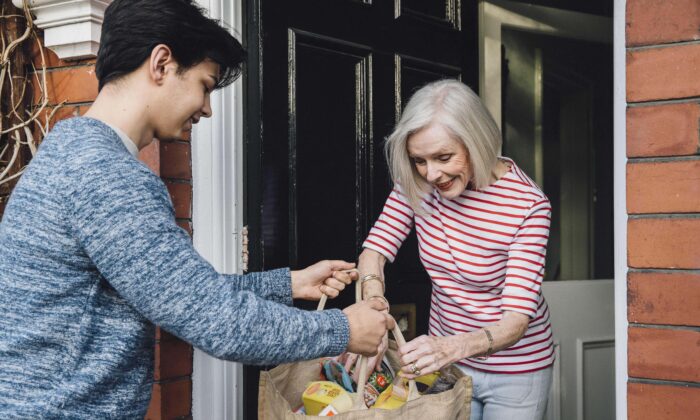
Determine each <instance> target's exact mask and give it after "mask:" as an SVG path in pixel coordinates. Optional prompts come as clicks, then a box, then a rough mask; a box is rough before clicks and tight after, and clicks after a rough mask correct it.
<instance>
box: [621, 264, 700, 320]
mask: <svg viewBox="0 0 700 420" xmlns="http://www.w3.org/2000/svg"><path fill="white" fill-rule="evenodd" d="M698 302H700V273H688V272H685V271H669V272H666V273H663V272H662V273H659V272H641V273H640V272H637V273H629V276H628V279H627V318H628V320H629V322H634V323H639V324H657V325H664V324H665V325H687V326H696V327H698V326H700V305H698Z"/></svg>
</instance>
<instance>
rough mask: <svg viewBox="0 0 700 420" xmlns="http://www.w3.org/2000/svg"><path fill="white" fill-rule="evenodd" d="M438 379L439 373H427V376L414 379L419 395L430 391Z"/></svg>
mask: <svg viewBox="0 0 700 420" xmlns="http://www.w3.org/2000/svg"><path fill="white" fill-rule="evenodd" d="M439 377H440V372H439V371H438V372H433V373H429V374H427V375H423V376H419V377H417V378H416V379H415V381H416V387H417V388H418V392H420V393H421V394H422V393H424V392H425V391H427V390H428V389H430V387H431V386H433V384H434V383H435V381H437V379H438V378H439Z"/></svg>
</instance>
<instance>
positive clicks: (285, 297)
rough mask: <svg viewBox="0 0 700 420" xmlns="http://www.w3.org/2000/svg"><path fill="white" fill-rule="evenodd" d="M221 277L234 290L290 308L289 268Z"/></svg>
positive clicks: (290, 284) (290, 279)
mask: <svg viewBox="0 0 700 420" xmlns="http://www.w3.org/2000/svg"><path fill="white" fill-rule="evenodd" d="M222 276H223V277H224V278H225V279H226V281H230V282H231V285H232V287H234V288H235V289H236V290H239V291H248V292H251V293H253V294H255V295H256V296H259V297H261V298H263V299H267V300H271V301H274V302H277V303H281V304H283V305H287V306H292V277H291V273H290V271H289V268H278V269H276V270H270V271H263V272H260V273H248V274H246V275H238V274H222Z"/></svg>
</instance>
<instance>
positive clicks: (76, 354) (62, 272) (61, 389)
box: [0, 118, 349, 419]
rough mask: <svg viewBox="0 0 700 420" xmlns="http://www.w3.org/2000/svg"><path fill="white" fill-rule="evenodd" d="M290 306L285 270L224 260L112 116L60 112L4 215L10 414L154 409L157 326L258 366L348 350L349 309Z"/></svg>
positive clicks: (1, 321)
mask: <svg viewBox="0 0 700 420" xmlns="http://www.w3.org/2000/svg"><path fill="white" fill-rule="evenodd" d="M290 304H291V284H290V276H289V270H287V269H282V270H275V271H270V272H265V273H253V274H249V275H246V276H237V275H223V274H218V273H217V272H216V271H214V269H213V268H212V267H211V266H210V265H209V264H208V263H207V262H206V261H204V260H203V259H202V258H201V257H200V256H199V255H198V254H197V253H196V252H195V250H194V249H193V248H192V245H191V241H190V238H189V237H188V235H187V233H186V232H185V231H184V230H182V229H181V228H179V227H178V226H177V225H176V223H175V216H174V212H173V208H172V204H171V202H170V198H169V196H168V192H167V190H166V188H165V185H164V184H163V182H162V181H161V180H160V178H159V177H158V176H156V175H154V174H153V173H152V172H151V171H150V170H149V169H148V168H147V167H146V166H145V165H144V164H142V163H141V162H139V161H138V160H137V159H135V158H134V157H133V156H132V155H130V154H129V152H128V151H127V150H126V148H125V147H124V145H123V144H122V142H121V141H120V139H119V137H118V136H117V134H116V133H115V132H114V131H112V130H111V129H110V128H109V127H107V126H106V125H105V124H103V123H101V122H99V121H97V120H93V119H90V118H73V119H70V120H67V121H63V122H60V123H59V124H57V125H56V127H55V128H54V130H53V131H52V132H51V133H50V134H49V135H48V136H47V137H46V139H45V140H44V142H43V144H42V145H41V147H40V149H39V153H38V154H37V155H36V156H35V157H34V159H33V160H32V162H31V164H30V165H29V168H28V169H27V171H26V172H25V174H24V175H23V176H22V179H21V180H20V182H19V183H18V185H17V186H16V188H15V189H14V192H13V193H12V196H11V199H10V201H9V203H8V205H7V208H6V210H5V214H4V217H3V220H2V224H1V225H0V418H3V419H4V418H91V419H96V418H115V417H116V418H141V417H143V415H144V414H145V412H146V408H147V406H148V402H149V399H150V393H151V383H152V376H153V374H152V371H153V344H154V342H153V337H154V327H153V325H154V324H155V325H159V326H161V327H162V328H164V329H165V330H167V331H169V332H171V333H173V334H175V335H177V336H179V337H181V338H183V339H184V340H186V341H188V342H190V343H192V344H193V345H195V346H196V347H198V348H200V349H202V350H204V351H206V352H207V353H209V354H212V355H214V356H216V357H219V358H223V359H228V360H236V361H240V362H243V363H250V364H256V363H257V364H260V363H280V362H287V361H292V360H295V359H310V358H314V357H319V356H321V355H335V354H338V353H340V352H342V351H343V350H344V349H345V347H346V346H347V342H348V338H349V328H348V323H347V319H346V318H345V316H344V315H343V314H342V313H341V312H340V311H338V310H329V311H323V312H308V311H302V310H298V309H295V308H292V307H289V306H285V305H290Z"/></svg>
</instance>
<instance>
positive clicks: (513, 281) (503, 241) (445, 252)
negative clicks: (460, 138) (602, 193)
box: [363, 161, 554, 373]
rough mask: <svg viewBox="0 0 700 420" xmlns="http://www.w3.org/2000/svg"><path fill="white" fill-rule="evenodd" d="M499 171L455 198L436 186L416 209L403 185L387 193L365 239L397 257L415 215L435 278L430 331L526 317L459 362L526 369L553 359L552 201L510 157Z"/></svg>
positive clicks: (449, 331)
mask: <svg viewBox="0 0 700 420" xmlns="http://www.w3.org/2000/svg"><path fill="white" fill-rule="evenodd" d="M509 162H510V163H511V169H510V170H509V171H508V172H507V173H506V174H505V175H504V176H503V177H501V179H499V180H498V181H496V182H495V183H493V184H491V185H490V186H488V187H486V188H484V189H482V190H479V191H474V190H465V191H464V193H462V194H461V195H460V196H459V197H457V198H455V199H451V200H449V199H445V198H442V197H441V196H440V194H439V193H438V192H437V191H433V192H432V193H431V194H430V195H426V198H424V200H423V201H422V202H421V205H422V206H423V208H424V209H426V210H427V211H428V212H429V215H427V216H420V215H417V214H414V212H413V210H412V209H411V207H410V206H409V204H408V201H407V199H406V197H405V196H404V195H403V194H402V193H401V190H400V188H398V186H397V188H395V189H394V191H392V193H391V194H390V195H389V198H388V200H387V202H386V204H385V206H384V210H383V211H382V214H381V215H380V216H379V219H378V220H377V222H376V223H375V224H374V227H373V228H372V230H371V231H370V233H369V235H368V236H367V239H366V240H365V242H364V244H363V246H364V247H365V248H369V249H373V250H375V251H377V252H379V253H381V254H383V255H384V256H385V257H386V258H387V259H388V260H389V261H392V262H393V261H394V258H395V257H396V253H397V251H398V249H399V247H400V246H401V243H402V242H403V241H404V239H405V238H406V236H408V234H409V233H410V231H411V229H412V227H413V225H414V223H415V227H416V233H417V235H418V247H419V254H420V259H421V261H422V263H423V266H424V267H425V269H426V271H427V272H428V274H429V275H430V278H431V280H432V285H433V291H432V297H431V306H430V322H429V325H430V332H429V333H430V334H431V335H436V336H446V335H453V334H459V333H465V332H470V331H475V330H478V329H481V328H483V327H487V326H489V325H493V324H495V323H496V322H498V321H499V320H500V319H501V317H502V316H503V311H514V312H520V313H523V314H526V315H528V316H529V317H530V324H529V326H528V329H527V332H526V333H525V335H524V336H523V337H522V338H521V339H520V341H518V342H517V343H516V344H514V345H513V346H511V347H510V348H508V349H504V350H501V351H499V352H497V353H494V354H493V355H491V356H490V357H489V358H488V359H486V360H477V359H474V358H467V359H463V360H461V361H460V362H459V363H460V364H464V365H467V366H470V367H472V368H474V369H479V370H483V371H487V372H494V373H525V372H533V371H536V370H540V369H544V368H546V367H548V366H550V365H551V364H552V363H553V362H554V346H553V344H552V329H551V327H550V323H549V309H548V307H547V303H546V302H545V300H544V297H543V296H542V293H541V285H542V276H543V273H544V259H545V252H546V247H547V239H548V236H549V225H550V214H551V206H550V204H549V200H548V199H547V197H546V196H545V195H544V193H542V191H540V189H539V188H538V187H537V186H536V185H535V183H534V182H533V181H532V180H531V179H530V178H528V176H527V175H525V173H523V172H522V171H521V170H520V169H519V168H518V167H517V166H516V165H515V163H513V162H512V161H509Z"/></svg>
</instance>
